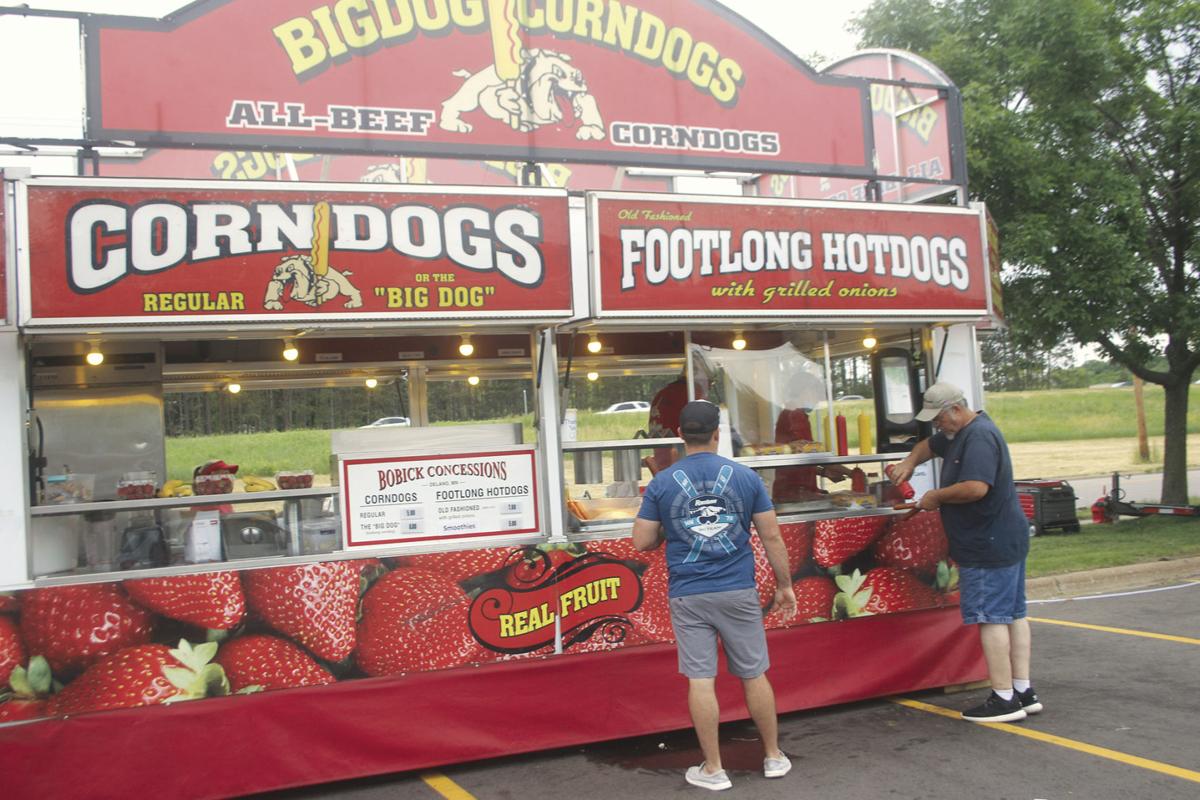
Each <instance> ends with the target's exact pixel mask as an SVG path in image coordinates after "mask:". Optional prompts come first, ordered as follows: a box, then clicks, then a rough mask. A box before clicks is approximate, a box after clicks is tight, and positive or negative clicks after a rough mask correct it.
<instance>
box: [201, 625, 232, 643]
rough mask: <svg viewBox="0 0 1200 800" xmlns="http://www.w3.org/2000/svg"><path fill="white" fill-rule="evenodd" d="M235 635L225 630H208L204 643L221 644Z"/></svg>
mask: <svg viewBox="0 0 1200 800" xmlns="http://www.w3.org/2000/svg"><path fill="white" fill-rule="evenodd" d="M232 635H233V631H231V630H224V629H221V628H206V629H205V631H204V641H206V642H217V643H221V642H224V641H225V640H226V639H228V638H229V637H230V636H232Z"/></svg>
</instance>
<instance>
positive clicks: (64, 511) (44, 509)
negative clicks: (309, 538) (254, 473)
mask: <svg viewBox="0 0 1200 800" xmlns="http://www.w3.org/2000/svg"><path fill="white" fill-rule="evenodd" d="M337 493H338V487H337V486H314V487H312V488H311V489H276V490H275V491H273V492H232V493H230V494H197V495H192V496H191V497H155V498H153V499H150V500H102V501H100V502H92V503H64V504H63V505H55V506H33V507H32V508H30V509H29V513H30V515H32V516H35V517H61V516H65V515H69V514H85V513H87V512H89V511H149V510H152V509H156V508H179V507H181V506H211V505H219V504H235V503H264V502H271V501H274V500H299V499H302V498H305V497H329V496H331V495H336V494H337Z"/></svg>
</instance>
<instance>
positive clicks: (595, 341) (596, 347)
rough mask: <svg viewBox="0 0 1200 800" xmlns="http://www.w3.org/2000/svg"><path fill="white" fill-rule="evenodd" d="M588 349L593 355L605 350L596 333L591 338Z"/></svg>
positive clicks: (589, 338)
mask: <svg viewBox="0 0 1200 800" xmlns="http://www.w3.org/2000/svg"><path fill="white" fill-rule="evenodd" d="M587 349H588V352H589V353H592V354H595V353H599V352H600V351H601V350H603V349H604V345H603V344H601V343H600V337H599V336H597V335H596V334H594V333H593V334H592V335H591V336H589V337H588V343H587Z"/></svg>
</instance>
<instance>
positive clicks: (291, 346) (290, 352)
mask: <svg viewBox="0 0 1200 800" xmlns="http://www.w3.org/2000/svg"><path fill="white" fill-rule="evenodd" d="M299 357H300V348H298V347H296V343H295V342H293V341H292V340H291V339H284V340H283V360H284V361H295V360H296V359H297V358H299Z"/></svg>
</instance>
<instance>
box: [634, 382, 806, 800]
mask: <svg viewBox="0 0 1200 800" xmlns="http://www.w3.org/2000/svg"><path fill="white" fill-rule="evenodd" d="M719 422H720V409H719V408H718V407H717V406H715V405H713V404H712V403H710V402H708V401H707V400H693V401H692V402H690V403H688V404H687V405H685V406H684V407H683V410H682V411H681V412H680V414H679V429H678V431H679V436H680V437H681V438H682V439H683V443H684V447H685V449H686V451H687V456H686V457H685V458H684V459H683V460H681V461H678V462H676V463H674V464H672V465H670V466H669V467H667V468H666V469H664V470H662V471H661V472H659V473H658V474H656V475H655V476H654V479H653V480H651V481H650V485H649V486H647V487H646V495H645V497H644V498H643V500H642V507H641V510H639V511H638V516H637V519H636V520H635V521H634V524H633V544H634V546H635V547H637V548H638V549H639V550H652V549H654V548H656V547H658V546H659V545H660V544H661V543H662V542H663V541H666V543H667V555H666V557H667V577H668V580H667V584H668V594H669V596H670V602H671V627H672V628H673V629H674V631H675V640H676V646H677V648H678V651H679V671H680V672H682V673H683V674H684V675H686V676H687V678H688V710H689V711H690V712H691V715H692V723H693V725H694V726H695V728H696V736H697V738H698V739H699V740H700V749H701V751H702V752H703V753H704V763H702V764H701V765H700V766H698V767H691V768H689V769H688V771H687V774H686V778H687V782H688V783H690V784H692V785H694V786H700V787H702V788H705V789H728V788H729V787H730V786H732V783H730V780H729V777H728V776H727V775H726V774H725V770H724V769H723V768H722V767H721V750H720V744H719V739H718V720H719V718H720V708H719V706H718V704H717V693H716V688H715V684H716V677H717V639H718V638H719V639H720V640H721V644H722V645H723V646H724V648H725V658H726V661H727V662H728V664H729V671H730V672H731V673H733V674H734V675H736V676H738V677H739V678H741V679H742V688H743V690H744V691H745V694H746V707H747V708H748V709H749V710H750V716H751V718H753V720H754V724H755V725H756V726H757V727H758V731H759V735H760V736H762V741H763V748H764V750H765V758H764V760H763V774H764V775H765V776H766V777H768V778H782V777H783V776H784V775H786V774H787V772H788V770H790V769H791V768H792V764H791V762H790V761H789V760H788V757H787V756H786V755H784V753H783V751H782V750H780V749H779V735H778V720H777V719H776V716H775V691H774V689H772V688H771V684H770V682H769V681H768V680H767V676H766V671H767V667H768V666H770V662H769V661H768V658H767V637H766V633H765V631H764V629H763V609H762V608H760V607H759V605H758V590H757V589H756V588H755V584H754V552H753V551H752V550H751V549H750V535H751V534H750V525H751V522H753V524H754V529H755V530H756V531H757V532H758V537H759V539H760V540H761V541H762V544H763V548H764V549H765V550H766V554H767V561H768V562H769V563H770V565H771V569H772V570H773V571H774V572H775V585H776V589H775V606H777V607H779V608H780V609H782V611H783V616H784V618H785V619H790V618H791V617H792V616H794V615H795V613H796V595H795V594H794V593H793V592H792V575H791V570H790V569H789V567H788V557H787V549H786V548H785V547H784V545H783V539H782V537H781V536H780V534H779V523H778V522H777V521H776V519H775V508H774V506H772V505H771V499H770V498H769V497H768V496H767V489H766V487H765V486H764V485H763V482H762V480H761V479H760V478H759V477H758V475H757V474H756V473H755V472H754V471H753V470H751V469H748V468H746V467H744V466H742V465H741V464H738V463H735V462H733V461H730V460H729V459H727V458H723V457H721V456H719V455H717V441H718V439H719V438H720V434H719V433H718V425H719Z"/></svg>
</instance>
